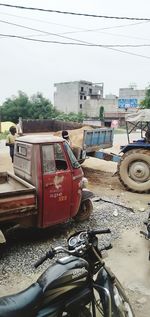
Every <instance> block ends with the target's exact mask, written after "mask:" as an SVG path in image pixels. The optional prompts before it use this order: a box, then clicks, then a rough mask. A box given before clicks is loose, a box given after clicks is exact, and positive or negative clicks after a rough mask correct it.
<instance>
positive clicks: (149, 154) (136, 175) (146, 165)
mask: <svg viewBox="0 0 150 317" xmlns="http://www.w3.org/2000/svg"><path fill="white" fill-rule="evenodd" d="M118 174H119V179H120V181H121V183H122V184H123V185H124V186H125V187H126V188H127V189H129V190H130V191H133V192H137V193H148V192H150V150H144V149H135V150H130V151H128V152H126V153H125V154H124V155H123V156H122V158H121V161H120V163H119V164H118Z"/></svg>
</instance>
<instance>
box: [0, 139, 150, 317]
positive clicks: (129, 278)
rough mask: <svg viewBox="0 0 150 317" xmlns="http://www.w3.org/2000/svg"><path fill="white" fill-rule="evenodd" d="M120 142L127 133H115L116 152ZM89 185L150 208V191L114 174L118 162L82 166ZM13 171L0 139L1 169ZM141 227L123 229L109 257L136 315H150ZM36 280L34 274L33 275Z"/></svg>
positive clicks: (149, 265)
mask: <svg viewBox="0 0 150 317" xmlns="http://www.w3.org/2000/svg"><path fill="white" fill-rule="evenodd" d="M120 143H121V144H123V143H127V140H126V137H125V136H124V135H121V136H120V135H116V137H115V142H114V147H113V149H112V151H113V152H115V153H118V152H119V146H120ZM83 169H84V173H85V176H87V177H88V179H89V187H90V188H91V189H92V190H93V192H94V193H95V194H96V195H97V196H98V197H101V198H103V199H106V200H110V201H111V199H113V201H116V202H117V203H120V204H122V205H125V206H128V207H131V208H133V211H134V212H135V213H136V212H143V211H147V213H148V211H149V206H148V202H150V196H149V195H148V194H135V193H131V192H128V191H126V190H125V189H124V187H123V186H122V185H121V184H120V182H119V180H118V177H117V176H113V174H114V172H115V171H116V163H110V162H105V161H102V160H96V159H93V158H92V159H88V160H86V162H85V163H84V165H83ZM4 170H9V171H12V172H13V167H12V164H11V160H10V158H9V153H8V149H7V148H6V147H4V144H3V142H0V171H4ZM140 229H142V228H139V229H138V228H136V229H132V231H131V230H128V228H127V230H124V231H123V232H122V237H121V239H119V240H116V241H115V243H114V247H113V249H112V250H111V251H109V254H110V256H109V257H108V259H107V260H106V261H107V263H108V265H110V267H111V269H112V271H114V273H116V274H117V276H118V278H119V279H120V281H121V282H122V283H123V285H124V286H125V288H126V290H127V292H128V294H129V297H130V299H131V302H132V303H133V307H134V310H135V312H136V316H137V317H149V316H150V262H149V261H148V250H149V247H150V246H149V243H148V241H146V240H145V239H144V238H142V237H141V236H140V233H139V231H140ZM33 280H34V277H33Z"/></svg>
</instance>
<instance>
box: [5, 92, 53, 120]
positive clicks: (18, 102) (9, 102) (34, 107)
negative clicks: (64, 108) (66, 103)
mask: <svg viewBox="0 0 150 317" xmlns="http://www.w3.org/2000/svg"><path fill="white" fill-rule="evenodd" d="M58 113H59V112H58V111H56V109H55V108H54V107H53V105H52V103H51V102H50V101H49V100H48V99H46V98H44V97H43V95H42V94H41V93H37V94H35V95H33V96H31V98H29V97H28V96H27V95H26V94H25V93H24V92H22V91H19V92H18V96H13V97H12V98H8V99H6V101H5V102H4V103H3V105H2V106H1V117H2V121H12V122H14V123H17V121H18V118H19V117H22V118H23V119H47V118H52V117H55V116H57V115H58Z"/></svg>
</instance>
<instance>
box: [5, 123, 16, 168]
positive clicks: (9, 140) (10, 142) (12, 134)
mask: <svg viewBox="0 0 150 317" xmlns="http://www.w3.org/2000/svg"><path fill="white" fill-rule="evenodd" d="M9 132H10V133H9V134H8V135H7V139H6V146H9V151H10V157H11V159H12V163H13V161H14V146H15V140H16V128H15V127H14V126H11V127H10V129H9Z"/></svg>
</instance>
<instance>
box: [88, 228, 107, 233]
mask: <svg viewBox="0 0 150 317" xmlns="http://www.w3.org/2000/svg"><path fill="white" fill-rule="evenodd" d="M89 233H90V234H92V235H95V234H106V233H111V230H110V229H109V228H107V229H95V230H90V231H89Z"/></svg>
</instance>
